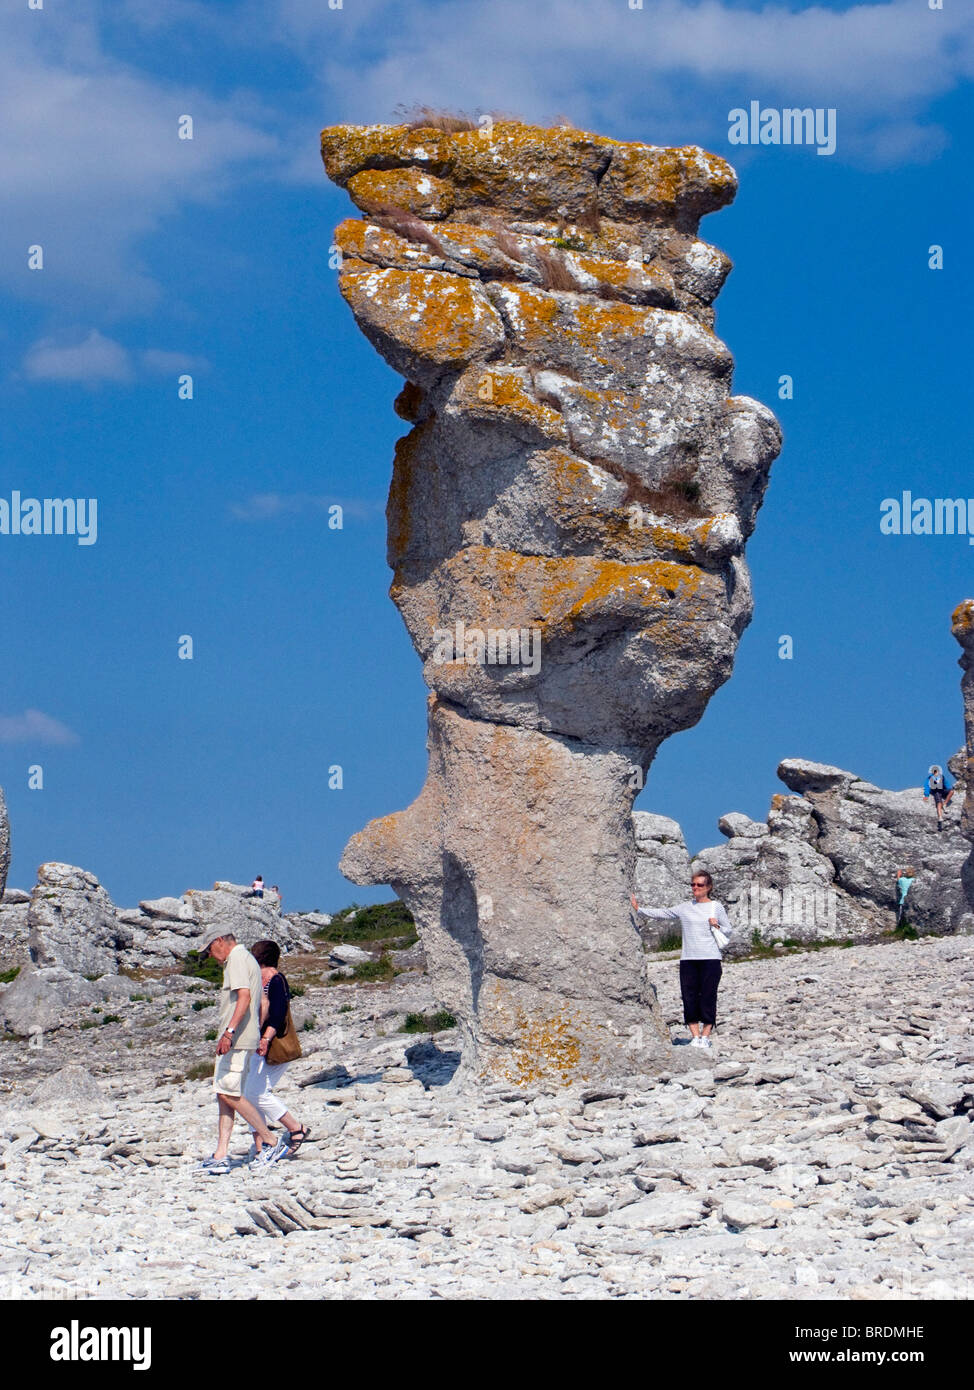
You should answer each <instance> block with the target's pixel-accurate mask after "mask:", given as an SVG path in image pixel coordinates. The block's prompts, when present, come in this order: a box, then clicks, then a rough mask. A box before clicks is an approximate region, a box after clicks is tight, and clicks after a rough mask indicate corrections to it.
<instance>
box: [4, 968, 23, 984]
mask: <svg viewBox="0 0 974 1390" xmlns="http://www.w3.org/2000/svg"><path fill="white" fill-rule="evenodd" d="M19 974H20V966H19V965H12V966H11V967H10V969H9V970H0V985H9V984H10V981H11V980H16V978H17V976H18V975H19Z"/></svg>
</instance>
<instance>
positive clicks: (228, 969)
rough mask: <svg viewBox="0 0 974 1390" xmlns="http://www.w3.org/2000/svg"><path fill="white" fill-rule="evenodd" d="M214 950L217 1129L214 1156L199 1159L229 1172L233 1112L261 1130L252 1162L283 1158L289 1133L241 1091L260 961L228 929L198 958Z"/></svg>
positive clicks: (250, 1051) (254, 1023)
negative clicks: (277, 1129) (279, 1130)
mask: <svg viewBox="0 0 974 1390" xmlns="http://www.w3.org/2000/svg"><path fill="white" fill-rule="evenodd" d="M207 956H212V957H213V959H214V960H217V961H219V962H220V964H221V965H222V966H223V989H222V990H221V991H220V1019H219V1023H218V1025H217V1027H218V1028H219V1031H220V1036H219V1038H218V1039H217V1045H216V1067H215V1069H214V1072H213V1089H214V1091H215V1092H216V1098H217V1104H218V1105H219V1107H220V1129H219V1138H218V1142H217V1146H216V1149H215V1150H214V1152H213V1156H212V1158H205V1159H204V1160H203V1164H202V1166H203V1168H204V1169H205V1170H206V1171H207V1172H208V1173H211V1174H219V1173H229V1171H230V1160H229V1158H228V1157H227V1150H228V1149H229V1147H230V1135H231V1134H232V1133H233V1117H234V1115H239V1116H240V1118H241V1119H242V1120H245V1121H246V1122H247V1124H248V1125H250V1127H251V1129H253V1130H256V1132H257V1133H258V1134H259V1135H260V1137H261V1141H262V1143H263V1145H264V1147H263V1148H262V1149H261V1151H260V1153H259V1154H258V1156H257V1157H256V1158H255V1159H254V1164H255V1166H260V1167H262V1168H263V1167H266V1166H267V1165H268V1164H270V1163H276V1162H277V1160H278V1159H279V1158H283V1157H284V1155H285V1154H286V1153H287V1150H288V1141H287V1136H286V1135H285V1134H282V1135H281V1137H280V1139H279V1140H278V1142H277V1143H276V1144H275V1143H274V1136H273V1135H272V1134H271V1132H270V1130H269V1129H268V1128H267V1126H266V1125H265V1123H264V1119H263V1116H262V1115H261V1114H260V1112H259V1110H258V1109H257V1108H256V1106H254V1105H252V1104H251V1102H250V1101H249V1100H245V1099H244V1096H243V1085H244V1082H245V1081H246V1079H247V1071H248V1068H249V1067H250V1065H251V1062H252V1059H253V1056H254V1053H255V1051H256V1049H257V1044H258V1043H259V1042H260V1000H261V982H260V966H259V965H258V964H257V962H256V961H255V960H254V958H253V956H252V955H251V954H250V952H249V951H248V950H247V948H246V946H242V945H240V944H239V942H238V941H237V938H236V937H235V936H234V935H233V934H232V933H230V932H227V933H226V934H225V935H223V936H216V937H213V938H212V939H211V940H210V942H209V943H208V944H207V946H206V947H205V949H204V950H203V951H201V952H200V959H201V960H205V959H206V957H207Z"/></svg>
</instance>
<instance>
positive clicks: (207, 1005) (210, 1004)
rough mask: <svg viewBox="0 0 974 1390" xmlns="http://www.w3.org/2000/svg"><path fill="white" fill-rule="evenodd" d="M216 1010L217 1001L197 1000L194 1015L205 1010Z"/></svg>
mask: <svg viewBox="0 0 974 1390" xmlns="http://www.w3.org/2000/svg"><path fill="white" fill-rule="evenodd" d="M215 1008H216V1000H215V999H197V1000H195V1002H194V1003H193V1013H194V1014H198V1013H200V1012H201V1011H202V1010H203V1009H215Z"/></svg>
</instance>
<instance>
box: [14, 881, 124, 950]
mask: <svg viewBox="0 0 974 1390" xmlns="http://www.w3.org/2000/svg"><path fill="white" fill-rule="evenodd" d="M27 927H28V945H29V949H30V958H31V960H32V961H33V963H34V964H35V965H37V966H40V967H41V968H42V969H43V968H45V967H47V966H62V967H63V968H64V969H65V970H72V971H74V972H75V973H76V974H78V975H114V974H116V973H117V971H118V952H119V951H120V950H124V949H125V947H127V946H130V945H131V942H132V938H131V933H126V930H125V927H124V924H122V923H120V922H119V920H118V917H117V916H116V913H115V904H114V903H113V902H112V900H111V898H110V897H109V896H108V894H107V893H106V892H105V890H104V888H103V887H102V886H101V884H100V883H99V882H98V880H97V878H96V877H95V875H94V874H90V873H88V872H87V871H86V870H85V869H78V868H75V867H74V865H72V864H57V863H53V864H42V865H41V867H40V868H39V869H38V871H37V884H36V886H35V888H34V891H33V892H32V893H31V895H30V907H29V908H28V912H27Z"/></svg>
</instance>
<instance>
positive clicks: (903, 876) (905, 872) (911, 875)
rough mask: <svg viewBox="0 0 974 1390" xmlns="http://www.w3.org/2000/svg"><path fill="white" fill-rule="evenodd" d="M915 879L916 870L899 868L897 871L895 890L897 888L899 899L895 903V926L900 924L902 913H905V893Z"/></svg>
mask: <svg viewBox="0 0 974 1390" xmlns="http://www.w3.org/2000/svg"><path fill="white" fill-rule="evenodd" d="M915 879H916V871H915V870H914V869H900V871H899V873H898V875H897V877H896V890H897V893H898V895H899V901H898V902H897V904H896V925H897V926H899V925H900V923H901V922H902V920H903V917H904V915H905V913H906V895H907V893H909V891H910V889H911V888H912V887H913V883H914V880H915Z"/></svg>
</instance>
